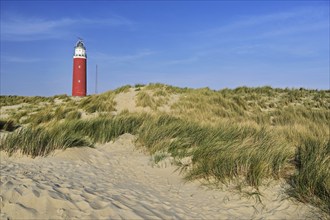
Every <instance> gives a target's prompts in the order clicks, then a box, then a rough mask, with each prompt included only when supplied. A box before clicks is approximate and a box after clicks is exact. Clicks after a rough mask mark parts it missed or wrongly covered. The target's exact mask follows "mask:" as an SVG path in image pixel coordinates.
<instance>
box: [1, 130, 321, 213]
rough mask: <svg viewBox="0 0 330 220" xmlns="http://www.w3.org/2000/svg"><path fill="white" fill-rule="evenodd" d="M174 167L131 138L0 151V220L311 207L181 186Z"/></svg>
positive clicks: (278, 191)
mask: <svg viewBox="0 0 330 220" xmlns="http://www.w3.org/2000/svg"><path fill="white" fill-rule="evenodd" d="M174 170H175V167H170V166H169V167H167V168H158V167H153V166H151V162H150V157H149V156H147V155H145V154H143V153H141V152H139V151H138V150H136V148H135V146H134V136H132V135H130V134H125V135H122V136H121V137H120V138H119V139H118V140H117V141H115V142H112V143H108V144H105V145H102V146H97V147H96V148H94V149H92V148H71V149H67V150H65V151H56V152H55V153H54V154H53V155H51V156H48V157H44V158H43V157H38V158H35V159H31V158H29V157H26V156H19V155H15V156H13V157H8V156H7V155H6V154H5V153H4V152H1V182H0V192H1V197H0V208H1V219H7V218H10V219H251V218H253V219H260V218H262V219H305V218H313V217H316V216H315V215H316V214H315V209H314V208H312V207H310V206H308V205H305V204H302V203H298V202H294V201H292V200H288V199H283V198H284V197H285V194H284V193H283V190H284V188H285V186H283V185H280V184H278V183H276V184H275V183H273V184H271V185H270V186H268V187H267V188H263V189H262V190H261V192H262V195H263V196H262V198H261V199H262V203H258V202H256V200H255V198H253V197H252V198H247V197H245V196H244V194H239V193H237V192H235V191H228V190H211V189H209V188H207V187H206V186H202V185H201V184H200V183H198V182H193V183H191V182H190V183H185V182H184V181H183V180H182V176H180V175H179V174H178V173H177V172H174Z"/></svg>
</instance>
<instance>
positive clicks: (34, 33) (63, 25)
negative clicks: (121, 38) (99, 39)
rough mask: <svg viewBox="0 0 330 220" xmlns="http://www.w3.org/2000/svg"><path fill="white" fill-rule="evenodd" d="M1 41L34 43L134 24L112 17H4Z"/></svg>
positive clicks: (121, 18)
mask: <svg viewBox="0 0 330 220" xmlns="http://www.w3.org/2000/svg"><path fill="white" fill-rule="evenodd" d="M0 25H1V40H4V41H33V40H41V39H53V38H61V37H63V36H65V35H68V34H70V33H71V31H72V30H73V29H75V28H81V27H85V28H86V27H87V28H88V27H98V26H99V27H104V26H113V27H115V26H128V27H132V26H133V25H134V23H133V22H132V21H130V20H129V19H127V18H124V17H120V16H111V17H107V18H95V19H94V18H93V19H90V18H60V19H56V20H49V19H44V18H36V17H23V16H20V15H13V14H10V15H4V16H2V18H1V23H0Z"/></svg>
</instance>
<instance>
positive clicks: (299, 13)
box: [197, 7, 329, 37]
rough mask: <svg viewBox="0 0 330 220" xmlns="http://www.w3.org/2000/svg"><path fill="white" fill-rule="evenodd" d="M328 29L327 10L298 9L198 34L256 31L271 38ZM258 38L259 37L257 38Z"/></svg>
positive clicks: (253, 17)
mask: <svg viewBox="0 0 330 220" xmlns="http://www.w3.org/2000/svg"><path fill="white" fill-rule="evenodd" d="M325 28H329V10H328V9H324V8H323V7H311V8H298V9H293V10H291V11H286V12H277V13H270V14H261V15H249V16H241V17H240V18H238V19H237V20H236V21H233V22H231V23H228V24H225V25H222V26H219V27H215V28H211V29H208V30H204V31H201V32H198V33H197V35H201V36H208V37H211V36H217V37H218V36H221V35H223V34H226V33H232V32H235V31H239V32H241V31H242V30H251V29H254V30H258V31H254V34H256V33H261V36H262V37H272V36H275V35H276V36H279V35H285V34H292V33H300V32H306V31H315V30H319V29H325ZM259 37H260V36H259Z"/></svg>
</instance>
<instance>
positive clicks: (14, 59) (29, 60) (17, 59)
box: [1, 56, 42, 63]
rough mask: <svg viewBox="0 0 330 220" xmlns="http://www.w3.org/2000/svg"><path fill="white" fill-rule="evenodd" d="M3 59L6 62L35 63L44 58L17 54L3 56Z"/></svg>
mask: <svg viewBox="0 0 330 220" xmlns="http://www.w3.org/2000/svg"><path fill="white" fill-rule="evenodd" d="M1 59H3V61H5V62H11V63H35V62H39V61H41V60H42V59H40V58H31V57H16V56H2V57H1Z"/></svg>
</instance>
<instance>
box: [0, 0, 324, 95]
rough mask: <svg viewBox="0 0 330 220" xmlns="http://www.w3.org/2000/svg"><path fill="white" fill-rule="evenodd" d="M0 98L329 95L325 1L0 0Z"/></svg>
mask: <svg viewBox="0 0 330 220" xmlns="http://www.w3.org/2000/svg"><path fill="white" fill-rule="evenodd" d="M0 28H1V51H0V52H1V57H0V58H1V69H0V73H1V84H0V85H1V90H0V91H1V95H40V96H52V95H55V94H68V95H70V94H71V84H72V56H73V47H74V44H75V43H76V41H77V37H81V38H83V39H84V42H85V45H86V48H87V55H88V61H87V63H88V64H87V65H88V67H87V68H88V73H87V74H88V77H87V78H88V93H89V94H93V93H94V91H95V66H96V64H97V65H98V75H99V80H98V91H99V92H104V91H107V90H110V89H115V88H117V87H119V86H122V85H126V84H131V85H134V84H137V83H143V84H147V83H151V82H160V83H166V84H171V85H175V86H180V87H192V88H199V87H210V88H212V89H222V88H236V87H238V86H251V87H256V86H265V85H269V86H272V87H281V88H286V87H289V88H299V87H304V88H311V89H329V80H330V79H329V1H181V2H178V1H161V2H159V1H158V2H156V1H155V2H153V1H81V2H78V1H1V27H0Z"/></svg>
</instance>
